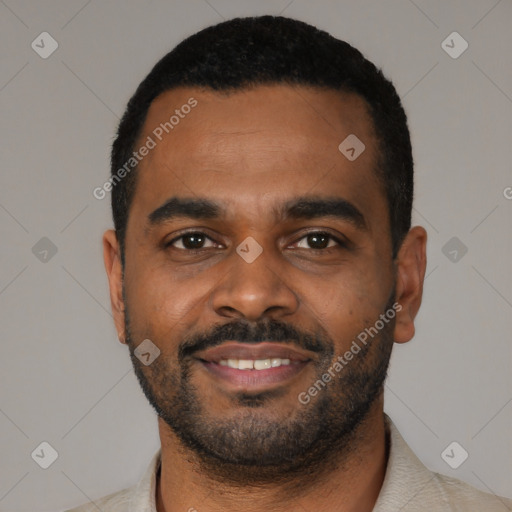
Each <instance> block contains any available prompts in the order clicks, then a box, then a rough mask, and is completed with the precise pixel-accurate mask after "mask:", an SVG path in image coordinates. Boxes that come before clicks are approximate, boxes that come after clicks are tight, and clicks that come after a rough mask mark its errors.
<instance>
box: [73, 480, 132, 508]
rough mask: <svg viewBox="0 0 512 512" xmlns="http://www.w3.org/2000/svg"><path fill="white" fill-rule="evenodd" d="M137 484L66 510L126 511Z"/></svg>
mask: <svg viewBox="0 0 512 512" xmlns="http://www.w3.org/2000/svg"><path fill="white" fill-rule="evenodd" d="M134 490H135V486H134V487H129V488H128V489H123V490H122V491H118V492H115V493H112V494H109V495H108V496H104V497H103V498H100V499H97V500H95V501H91V502H90V503H86V504H84V505H80V506H79V507H76V508H73V509H70V510H66V512H98V510H101V511H102V512H121V511H122V512H126V511H127V510H128V506H129V504H130V503H132V499H133V494H134Z"/></svg>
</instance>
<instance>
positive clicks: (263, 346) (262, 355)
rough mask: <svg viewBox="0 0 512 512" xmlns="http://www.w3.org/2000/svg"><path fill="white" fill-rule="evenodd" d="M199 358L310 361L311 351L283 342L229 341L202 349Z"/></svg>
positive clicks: (216, 361)
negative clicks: (249, 342)
mask: <svg viewBox="0 0 512 512" xmlns="http://www.w3.org/2000/svg"><path fill="white" fill-rule="evenodd" d="M195 357H196V358H197V359H202V360H203V361H207V362H209V363H218V362H219V361H221V360H223V359H224V360H226V359H253V360H257V359H274V358H279V359H290V361H302V362H305V361H309V360H310V359H311V356H310V353H309V352H307V351H304V350H301V349H299V348H298V347H294V346H292V345H286V344H283V343H276V342H268V341H263V342H259V343H251V344H248V343H239V342H236V341H227V342H225V343H223V344H222V345H219V346H217V347H214V348H210V349H206V350H201V351H199V352H197V353H196V354H195Z"/></svg>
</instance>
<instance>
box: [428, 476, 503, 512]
mask: <svg viewBox="0 0 512 512" xmlns="http://www.w3.org/2000/svg"><path fill="white" fill-rule="evenodd" d="M431 484H432V485H431V486H429V491H430V493H431V495H432V497H433V496H434V493H435V494H436V495H437V496H436V499H437V500H438V501H439V503H440V504H446V505H451V506H453V507H454V508H453V509H452V508H451V507H450V508H449V510H472V511H475V512H477V511H480V510H481V511H485V512H505V511H506V510H510V511H512V499H509V498H503V497H501V496H496V495H495V494H490V493H486V492H483V491H480V490H479V489H476V488H475V487H473V486H471V485H469V484H467V483H465V482H462V481H461V480H458V479H456V478H452V477H449V476H445V475H441V474H439V473H432V481H431Z"/></svg>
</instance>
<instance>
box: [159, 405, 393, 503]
mask: <svg viewBox="0 0 512 512" xmlns="http://www.w3.org/2000/svg"><path fill="white" fill-rule="evenodd" d="M374 405H375V407H373V408H372V410H371V411H370V412H369V414H368V416H367V417H366V418H365V420H364V421H363V422H362V423H361V424H360V425H359V426H358V427H357V432H354V435H353V436H352V440H351V446H350V449H348V450H344V449H343V447H341V448H338V449H336V448H334V447H333V457H332V460H329V461H327V460H326V464H325V468H324V469H325V471H322V468H316V469H315V470H314V473H310V474H308V475H305V474H304V476H298V477H297V478H295V479H286V480H283V481H279V483H268V484H264V485H261V484H258V485H254V486H250V485H244V486H240V485H236V484H233V483H232V482H231V483H229V482H226V481H224V482H223V481H222V479H219V476H218V475H214V474H211V473H210V471H204V470H201V465H200V462H199V461H198V460H197V458H196V456H195V454H193V453H190V451H189V450H188V449H185V448H184V447H183V446H182V444H181V442H180V441H179V440H178V439H177V438H176V436H175V435H174V433H173V432H172V431H171V430H170V429H169V427H168V426H167V425H166V424H165V423H164V422H163V421H162V420H161V419H159V432H160V439H161V442H162V464H161V469H160V475H159V478H158V481H157V492H156V501H157V511H158V512H176V511H184V510H187V511H190V512H194V510H197V511H200V512H220V511H223V512H235V511H237V512H238V511H239V510H241V509H242V510H244V511H245V512H253V511H254V512H256V511H261V510H272V511H273V512H285V511H286V512H289V510H290V508H292V509H293V510H301V507H302V508H303V509H304V510H316V511H318V512H356V511H357V512H371V510H372V509H373V507H374V505H375V502H376V500H377V497H378V495H379V491H380V488H381V486H382V482H383V480H384V475H385V471H386V464H387V448H386V446H387V443H386V431H385V424H384V414H383V404H382V399H381V400H378V401H377V402H376V403H375V404H374ZM336 459H338V460H340V461H343V462H342V463H340V464H337V463H336Z"/></svg>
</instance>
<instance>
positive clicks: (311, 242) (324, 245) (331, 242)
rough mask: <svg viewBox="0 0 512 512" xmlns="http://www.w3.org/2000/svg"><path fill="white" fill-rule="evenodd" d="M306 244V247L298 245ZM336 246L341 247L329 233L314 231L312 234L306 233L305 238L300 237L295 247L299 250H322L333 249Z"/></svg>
mask: <svg viewBox="0 0 512 512" xmlns="http://www.w3.org/2000/svg"><path fill="white" fill-rule="evenodd" d="M304 242H305V243H306V246H304V245H302V246H301V245H300V244H303V243H304ZM336 245H343V244H342V243H341V242H340V241H339V240H338V239H336V238H335V237H333V236H332V235H330V234H329V233H324V232H322V231H316V232H314V233H308V234H307V235H306V236H304V237H302V238H301V239H300V241H299V242H298V243H297V247H298V248H299V249H315V250H322V249H328V248H331V247H334V246H336Z"/></svg>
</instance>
